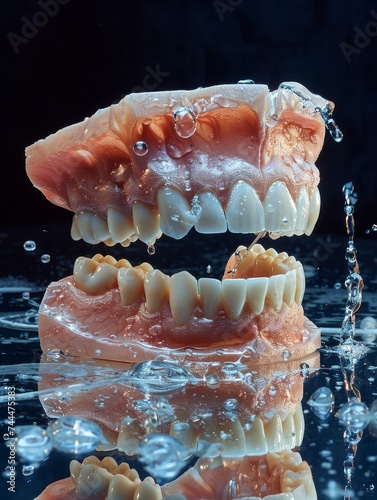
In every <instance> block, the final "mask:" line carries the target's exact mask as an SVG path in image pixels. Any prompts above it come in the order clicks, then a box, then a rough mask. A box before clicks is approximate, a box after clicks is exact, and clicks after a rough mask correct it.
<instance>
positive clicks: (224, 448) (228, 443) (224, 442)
mask: <svg viewBox="0 0 377 500" xmlns="http://www.w3.org/2000/svg"><path fill="white" fill-rule="evenodd" d="M220 445H221V455H222V456H223V457H244V456H245V454H246V441H245V433H244V430H243V428H242V425H241V424H240V421H239V420H238V418H235V419H234V420H233V419H231V418H229V419H226V421H225V422H224V423H222V425H221V426H220Z"/></svg>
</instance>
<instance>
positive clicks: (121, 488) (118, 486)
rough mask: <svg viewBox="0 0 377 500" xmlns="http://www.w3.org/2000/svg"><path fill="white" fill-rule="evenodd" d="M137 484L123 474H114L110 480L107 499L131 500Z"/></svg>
mask: <svg viewBox="0 0 377 500" xmlns="http://www.w3.org/2000/svg"><path fill="white" fill-rule="evenodd" d="M136 487H137V484H135V482H134V481H131V480H130V479H129V478H128V477H126V476H124V475H123V474H115V476H113V477H112V478H111V480H110V483H109V491H108V494H107V500H133V498H134V493H135V491H136Z"/></svg>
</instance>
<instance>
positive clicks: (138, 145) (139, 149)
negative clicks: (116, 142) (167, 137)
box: [133, 141, 148, 156]
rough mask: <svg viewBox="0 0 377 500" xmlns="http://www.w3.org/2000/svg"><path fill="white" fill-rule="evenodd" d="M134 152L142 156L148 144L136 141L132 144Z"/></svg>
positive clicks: (146, 150)
mask: <svg viewBox="0 0 377 500" xmlns="http://www.w3.org/2000/svg"><path fill="white" fill-rule="evenodd" d="M133 150H134V153H135V154H136V155H138V156H144V155H146V154H147V153H148V144H147V143H146V142H144V141H137V142H135V144H134V145H133Z"/></svg>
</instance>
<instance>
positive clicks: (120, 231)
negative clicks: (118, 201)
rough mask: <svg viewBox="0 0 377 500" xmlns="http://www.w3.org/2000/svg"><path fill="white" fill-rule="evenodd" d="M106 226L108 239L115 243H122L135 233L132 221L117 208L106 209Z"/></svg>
mask: <svg viewBox="0 0 377 500" xmlns="http://www.w3.org/2000/svg"><path fill="white" fill-rule="evenodd" d="M107 224H108V226H109V235H110V238H111V239H112V240H113V241H114V242H115V243H122V241H125V240H127V239H129V238H130V237H131V236H132V235H133V234H134V233H135V228H134V226H133V224H132V219H131V218H130V217H129V216H127V215H126V214H124V213H123V212H122V211H121V210H119V209H118V208H114V207H109V208H108V209H107Z"/></svg>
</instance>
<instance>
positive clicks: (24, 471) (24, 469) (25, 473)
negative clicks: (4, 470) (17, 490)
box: [22, 465, 34, 476]
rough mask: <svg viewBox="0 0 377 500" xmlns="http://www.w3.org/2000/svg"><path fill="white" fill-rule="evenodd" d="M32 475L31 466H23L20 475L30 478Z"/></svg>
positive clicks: (32, 467)
mask: <svg viewBox="0 0 377 500" xmlns="http://www.w3.org/2000/svg"><path fill="white" fill-rule="evenodd" d="M33 473H34V466H33V465H24V466H23V467H22V475H23V476H31V475H32V474H33Z"/></svg>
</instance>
